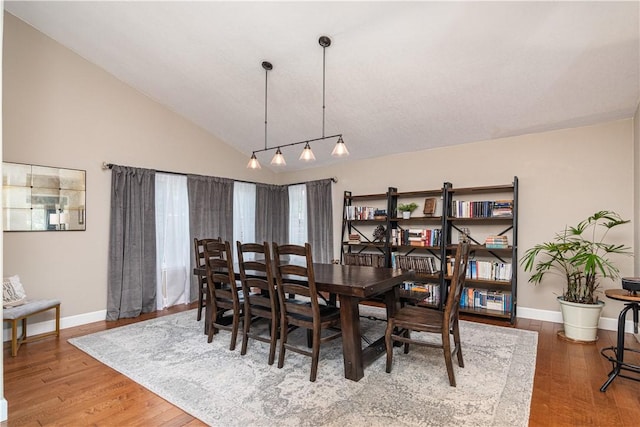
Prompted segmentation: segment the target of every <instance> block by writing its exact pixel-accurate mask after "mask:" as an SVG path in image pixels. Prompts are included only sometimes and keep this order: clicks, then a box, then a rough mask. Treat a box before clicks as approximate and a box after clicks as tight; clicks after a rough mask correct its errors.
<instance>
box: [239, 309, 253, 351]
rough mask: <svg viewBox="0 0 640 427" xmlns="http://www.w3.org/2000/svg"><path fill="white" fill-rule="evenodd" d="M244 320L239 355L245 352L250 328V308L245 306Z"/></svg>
mask: <svg viewBox="0 0 640 427" xmlns="http://www.w3.org/2000/svg"><path fill="white" fill-rule="evenodd" d="M244 310H245V312H244V321H243V328H242V330H243V332H244V334H243V336H242V349H241V350H240V354H241V355H243V356H244V355H245V354H247V344H248V342H249V330H250V329H251V310H248V309H247V307H246V306H245V308H244Z"/></svg>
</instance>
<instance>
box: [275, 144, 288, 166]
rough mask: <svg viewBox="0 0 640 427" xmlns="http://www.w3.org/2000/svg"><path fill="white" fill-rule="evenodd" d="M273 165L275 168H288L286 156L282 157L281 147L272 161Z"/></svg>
mask: <svg viewBox="0 0 640 427" xmlns="http://www.w3.org/2000/svg"><path fill="white" fill-rule="evenodd" d="M271 164H272V165H274V166H286V165H287V162H285V160H284V156H283V155H282V151H280V147H278V149H277V150H276V154H275V155H274V156H273V159H271Z"/></svg>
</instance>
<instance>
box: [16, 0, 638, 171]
mask: <svg viewBox="0 0 640 427" xmlns="http://www.w3.org/2000/svg"><path fill="white" fill-rule="evenodd" d="M5 9H6V10H7V11H8V12H10V13H12V14H13V15H15V16H17V17H19V18H20V19H22V20H24V21H25V22H27V23H29V24H30V25H32V26H34V27H35V28H37V29H38V30H40V31H42V32H43V33H45V34H47V35H48V36H50V37H52V38H53V39H54V40H57V41H58V42H60V43H61V44H63V45H65V46H67V47H68V48H70V49H71V50H73V51H75V52H77V53H78V54H80V55H81V56H82V57H84V58H86V59H88V60H89V61H91V62H93V63H95V64H97V65H98V66H100V67H102V68H104V69H105V70H107V71H108V72H110V73H111V74H113V75H115V76H116V77H117V78H119V79H120V80H122V81H124V82H126V83H127V84H129V85H131V86H132V87H134V88H137V89H138V90H140V91H141V92H143V93H145V94H147V95H148V96H149V97H151V98H153V99H154V100H157V101H158V102H160V103H162V104H164V105H166V106H167V107H168V108H170V109H171V110H173V111H175V112H177V113H179V114H181V115H183V116H185V117H187V118H189V119H190V120H192V121H193V122H194V123H196V124H198V125H200V126H201V127H203V128H205V129H207V130H208V131H209V132H211V133H212V134H214V135H216V136H217V137H219V138H221V139H222V140H223V141H225V142H226V143H228V144H230V145H231V146H234V147H236V148H237V149H238V150H239V151H241V152H243V153H246V154H247V156H249V155H250V154H251V152H252V151H253V150H258V149H261V148H264V103H265V71H264V70H263V69H262V67H261V65H260V64H261V62H262V61H264V60H268V61H270V62H272V63H273V71H271V72H269V76H268V145H269V146H276V145H280V144H287V143H291V142H296V141H302V140H305V139H311V138H317V137H319V136H321V134H322V47H320V45H319V44H318V38H319V36H321V35H327V36H329V37H331V39H332V42H333V43H332V45H331V46H330V47H328V48H327V49H326V127H325V129H326V130H325V135H332V134H336V133H342V134H343V135H344V140H345V142H346V143H347V147H348V148H349V150H350V151H351V157H350V159H352V160H353V159H364V158H371V157H378V156H383V155H387V154H390V153H394V152H398V151H403V152H407V151H415V150H424V149H428V148H435V147H442V146H448V145H454V144H461V143H466V142H472V141H481V140H487V139H493V138H500V137H505V136H513V135H520V134H525V133H531V132H540V131H546V130H553V129H558V128H566V127H573V126H582V125H589V124H593V123H598V122H602V121H607V120H614V119H620V118H628V117H631V116H632V115H633V112H634V111H635V108H636V106H637V105H638V102H639V100H640V65H639V64H640V59H639V56H640V25H639V22H640V3H639V2H635V1H633V2H621V3H612V2H270V1H269V2H221V1H216V2H110V1H107V2H95V1H94V2H35V1H34V2H31V1H29V2H14V1H5ZM176 143H177V144H179V143H180V142H179V141H176ZM312 147H313V149H314V153H315V155H316V158H317V159H318V160H317V161H316V162H315V163H314V164H312V166H309V165H306V164H304V163H302V162H299V161H298V160H297V157H298V155H299V149H301V148H302V147H301V146H298V147H296V148H295V149H293V148H290V149H288V150H284V149H283V152H284V154H285V157H286V158H287V160H288V164H287V166H286V170H289V171H291V170H296V169H303V168H305V167H315V166H321V165H328V164H332V163H335V162H344V160H336V159H334V158H331V157H330V156H329V153H330V151H331V149H332V148H333V143H332V141H325V142H319V143H316V144H314V145H312ZM271 155H272V153H263V154H262V155H259V159H260V161H261V163H262V164H263V167H264V166H265V165H267V164H268V162H269V159H270V157H271Z"/></svg>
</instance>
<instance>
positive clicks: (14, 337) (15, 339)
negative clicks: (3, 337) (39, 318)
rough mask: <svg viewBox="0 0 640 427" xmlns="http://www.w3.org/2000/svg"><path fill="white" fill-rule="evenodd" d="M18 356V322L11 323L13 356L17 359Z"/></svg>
mask: <svg viewBox="0 0 640 427" xmlns="http://www.w3.org/2000/svg"><path fill="white" fill-rule="evenodd" d="M17 355H18V321H17V320H15V319H14V320H12V321H11V356H12V357H16V356H17Z"/></svg>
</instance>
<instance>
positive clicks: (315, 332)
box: [309, 327, 320, 382]
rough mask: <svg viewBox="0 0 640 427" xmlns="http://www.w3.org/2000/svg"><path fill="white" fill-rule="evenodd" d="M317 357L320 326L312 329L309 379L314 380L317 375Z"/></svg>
mask: <svg viewBox="0 0 640 427" xmlns="http://www.w3.org/2000/svg"><path fill="white" fill-rule="evenodd" d="M318 359H320V327H318V328H314V329H313V348H312V349H311V375H310V376H309V381H311V382H315V380H316V377H317V376H318Z"/></svg>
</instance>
